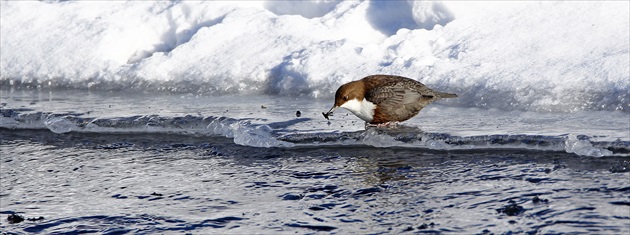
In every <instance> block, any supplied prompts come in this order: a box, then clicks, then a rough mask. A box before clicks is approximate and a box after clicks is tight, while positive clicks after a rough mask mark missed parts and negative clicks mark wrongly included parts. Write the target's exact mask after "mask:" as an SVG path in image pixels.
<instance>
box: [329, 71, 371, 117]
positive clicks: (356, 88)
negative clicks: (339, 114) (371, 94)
mask: <svg viewBox="0 0 630 235" xmlns="http://www.w3.org/2000/svg"><path fill="white" fill-rule="evenodd" d="M364 88H365V87H364V84H363V81H362V80H359V81H353V82H349V83H346V84H344V85H342V86H341V87H339V89H337V92H336V93H335V104H334V105H333V107H332V108H331V109H330V111H328V112H327V113H322V114H324V117H325V118H326V119H328V116H330V115H332V113H333V111H335V109H337V108H339V107H341V106H342V105H343V104H345V103H346V102H348V101H350V100H353V99H357V100H363V98H364V97H365V89H364Z"/></svg>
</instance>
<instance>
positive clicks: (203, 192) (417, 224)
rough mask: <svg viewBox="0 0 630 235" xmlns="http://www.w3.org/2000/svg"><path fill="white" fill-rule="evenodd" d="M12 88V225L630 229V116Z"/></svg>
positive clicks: (5, 144)
mask: <svg viewBox="0 0 630 235" xmlns="http://www.w3.org/2000/svg"><path fill="white" fill-rule="evenodd" d="M1 98H2V100H1V102H0V103H2V104H1V106H2V107H1V111H2V112H1V113H2V115H1V117H0V124H1V125H2V126H1V127H2V128H0V141H1V143H0V146H1V149H0V163H1V165H0V167H1V171H0V174H1V176H2V177H1V184H0V185H1V186H2V194H1V195H0V213H1V214H2V215H3V217H4V218H2V219H1V220H0V230H2V231H3V232H9V233H30V232H42V233H57V232H59V233H73V232H98V233H170V232H182V233H186V232H192V233H215V234H216V233H239V234H247V233H267V234H270V233H273V234H275V233H296V232H297V233H317V232H322V231H323V232H333V233H339V234H346V233H352V232H354V233H401V232H405V231H408V232H457V233H486V232H487V233H495V234H499V233H506V232H514V233H519V232H525V233H568V232H578V233H606V234H627V233H628V232H630V222H629V221H630V212H629V205H630V197H629V196H628V195H629V192H630V183H629V182H628V179H629V177H630V171H629V170H628V169H629V167H630V159H629V158H628V141H629V139H630V137H628V128H630V127H629V124H628V122H629V120H628V119H627V115H628V113H627V112H578V113H534V112H521V111H501V110H482V109H470V108H458V107H451V106H449V105H448V103H441V104H434V105H432V106H430V107H429V108H427V109H426V110H423V111H422V112H421V114H420V115H419V116H418V117H415V118H413V119H412V120H410V122H408V123H406V124H405V126H403V127H401V128H398V129H368V130H365V129H364V127H363V122H362V121H360V120H359V119H358V118H356V117H354V116H352V115H346V114H347V113H346V112H343V111H341V112H337V113H335V115H334V116H333V117H332V118H331V120H330V123H329V121H327V120H325V119H324V118H323V116H321V112H322V111H326V110H327V109H329V108H330V105H332V104H331V103H329V102H328V100H313V99H310V98H305V99H302V98H299V97H298V98H296V97H292V98H291V97H279V96H237V97H228V96H226V97H204V96H193V95H181V94H176V95H175V94H171V95H167V94H142V93H138V94H129V93H124V94H123V93H116V92H106V93H101V92H83V91H63V92H57V91H13V92H11V91H3V92H2V95H1ZM330 102H332V101H330ZM297 111H300V112H301V115H300V117H297V116H296V112H297ZM446 117H448V118H446ZM374 146H376V147H374ZM607 151H609V152H607ZM571 152H574V153H575V154H574V153H571ZM601 155H604V156H603V157H601ZM13 213H17V214H20V215H22V216H24V217H25V218H35V219H36V218H39V217H40V216H41V217H44V219H43V220H37V221H29V220H26V221H24V222H21V223H17V224H9V223H8V222H7V220H6V217H8V216H9V215H11V214H13Z"/></svg>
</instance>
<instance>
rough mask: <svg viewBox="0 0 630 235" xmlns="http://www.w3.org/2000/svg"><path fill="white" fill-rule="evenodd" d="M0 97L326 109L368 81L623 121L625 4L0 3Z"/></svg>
mask: <svg viewBox="0 0 630 235" xmlns="http://www.w3.org/2000/svg"><path fill="white" fill-rule="evenodd" d="M0 4H1V5H0V9H1V17H0V23H1V27H0V30H1V32H0V36H1V40H0V49H1V50H0V51H1V58H0V68H1V71H2V73H1V75H0V85H1V86H2V88H8V87H14V88H20V87H21V88H23V87H31V88H37V87H42V88H46V87H54V88H82V89H86V88H89V89H105V90H107V89H123V90H130V91H131V90H145V91H156V90H165V91H172V92H195V93H199V94H207V95H213V94H222V93H237V94H250V93H270V94H279V95H289V96H310V97H317V98H325V99H330V98H331V96H332V95H333V94H334V92H335V89H336V88H337V87H338V86H339V85H340V84H342V83H345V82H348V81H351V80H355V79H359V78H361V77H363V76H366V75H369V74H374V73H386V74H398V75H403V76H408V77H412V78H415V79H418V80H420V81H422V82H424V83H425V84H427V85H429V86H430V87H433V88H436V89H439V90H443V91H449V92H455V93H458V94H459V96H460V98H459V99H456V100H450V101H448V102H450V103H449V104H450V105H457V106H464V107H489V108H501V109H519V110H538V111H563V112H570V111H576V110H624V111H628V110H630V106H629V103H630V101H629V100H630V96H629V94H628V92H627V91H628V87H629V82H630V75H629V74H630V71H629V70H630V68H629V66H628V63H629V62H628V61H629V60H630V54H629V51H630V49H629V48H630V45H629V43H630V33H629V28H630V23H629V22H630V13H629V11H630V10H629V9H630V6H629V4H630V3H628V2H623V1H620V2H491V3H488V2H485V3H479V2H459V1H456V2H437V1H362V2H359V1H294V2H285V1H266V2H263V1H243V2H235V1H225V2H215V1H201V2H187V1H176V2H165V1H150V2H145V1H62V2H50V1H48V2H35V1H2V2H0Z"/></svg>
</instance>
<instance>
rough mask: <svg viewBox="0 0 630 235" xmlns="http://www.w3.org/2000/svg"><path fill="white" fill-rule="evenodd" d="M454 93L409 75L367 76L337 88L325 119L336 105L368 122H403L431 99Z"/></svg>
mask: <svg viewBox="0 0 630 235" xmlns="http://www.w3.org/2000/svg"><path fill="white" fill-rule="evenodd" d="M455 97H457V95H456V94H450V93H444V92H439V91H434V90H431V89H429V88H428V87H427V86H425V85H424V84H422V83H420V82H418V81H416V80H413V79H411V78H406V77H401V76H394V75H370V76H367V77H364V78H363V79H361V80H357V81H352V82H349V83H346V84H344V85H342V86H341V87H339V89H338V90H337V93H336V94H335V105H334V106H333V107H332V108H331V109H330V111H328V112H327V113H322V114H323V115H324V117H325V118H326V119H328V116H331V115H332V113H333V111H335V109H337V108H340V107H341V108H345V109H347V110H350V112H352V113H353V114H354V115H356V116H357V117H359V118H361V119H363V120H364V121H366V122H367V123H369V124H389V123H396V122H402V121H406V120H408V119H410V118H412V117H413V116H416V115H417V114H418V112H420V110H421V109H422V108H424V107H425V106H427V105H428V104H430V103H431V102H433V101H436V100H439V99H441V98H455Z"/></svg>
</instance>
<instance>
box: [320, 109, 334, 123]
mask: <svg viewBox="0 0 630 235" xmlns="http://www.w3.org/2000/svg"><path fill="white" fill-rule="evenodd" d="M335 108H336V107H332V108H331V109H330V110H328V112H325V113H324V112H322V115H324V117H325V118H326V120H330V118H328V117H329V116H332V115H333V111H335Z"/></svg>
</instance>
